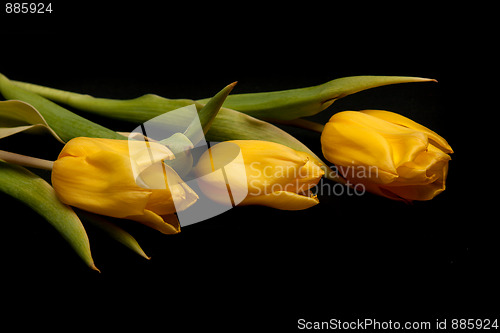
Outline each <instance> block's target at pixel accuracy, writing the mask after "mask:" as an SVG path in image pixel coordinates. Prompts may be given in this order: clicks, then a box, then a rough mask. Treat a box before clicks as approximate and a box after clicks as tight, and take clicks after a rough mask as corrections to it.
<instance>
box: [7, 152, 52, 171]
mask: <svg viewBox="0 0 500 333" xmlns="http://www.w3.org/2000/svg"><path fill="white" fill-rule="evenodd" d="M0 160H3V161H5V162H7V163H12V164H17V165H21V166H25V167H31V168H37V169H43V170H52V167H53V166H54V162H53V161H49V160H43V159H40V158H36V157H31V156H26V155H20V154H15V153H11V152H8V151H5V150H0Z"/></svg>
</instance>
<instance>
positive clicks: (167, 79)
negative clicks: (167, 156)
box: [0, 2, 499, 332]
mask: <svg viewBox="0 0 500 333" xmlns="http://www.w3.org/2000/svg"><path fill="white" fill-rule="evenodd" d="M436 6H437V4H436V5H432V4H426V3H418V5H417V4H416V3H411V4H405V5H404V6H403V5H401V7H394V5H391V6H389V5H387V6H385V5H383V4H380V3H378V4H377V5H371V6H369V7H367V5H365V4H353V5H352V6H345V5H344V6H339V5H338V4H336V3H335V2H331V3H326V2H325V3H321V2H320V3H310V4H305V3H298V4H291V3H287V4H273V5H271V4H270V3H267V4H262V3H251V4H250V3H248V4H246V3H245V4H240V5H237V4H236V3H232V4H228V5H222V4H213V3H203V4H197V3H196V4H195V3H193V4H184V5H182V6H178V5H176V6H173V5H169V4H163V5H159V4H157V3H156V2H154V3H149V2H141V3H131V4H130V5H127V4H114V5H111V4H110V5H106V6H103V5H102V4H98V3H88V2H82V3H81V4H75V3H73V2H72V4H69V3H68V2H66V3H62V2H61V3H59V2H53V5H52V7H53V10H54V12H53V13H52V14H50V15H49V14H44V15H34V14H30V15H24V16H23V15H20V14H18V15H17V16H16V15H7V14H5V13H4V12H3V8H2V16H0V17H1V20H2V34H1V35H0V37H1V39H2V40H1V41H0V43H1V44H0V45H2V47H1V49H0V60H1V62H0V63H1V70H0V72H2V73H3V74H5V75H6V76H7V77H9V78H11V79H15V80H21V81H28V82H33V83H38V84H42V85H47V86H53V87H57V88H61V89H65V90H70V91H76V92H81V93H88V94H91V95H93V96H97V97H109V98H133V97H138V96H140V95H142V94H145V93H156V94H158V95H161V96H164V97H169V98H192V99H198V98H205V97H210V96H212V95H214V94H215V93H216V92H217V91H219V90H220V89H221V88H222V87H223V86H225V85H226V84H229V83H231V82H233V81H238V84H237V86H236V87H235V89H234V90H233V92H234V93H244V92H260V91H270V90H282V89H291V88H299V87H305V86H311V85H316V84H320V83H323V82H326V81H328V80H331V79H334V78H338V77H343V76H350V75H400V76H420V77H429V78H434V79H437V80H438V83H418V84H401V85H395V86H387V87H381V88H376V89H372V90H369V91H366V92H361V93H358V94H355V95H352V96H348V97H346V98H344V99H342V100H339V101H337V102H335V103H334V104H333V105H332V106H331V107H330V108H329V109H327V110H325V111H324V112H323V113H321V114H320V115H318V116H316V117H315V118H314V119H315V120H317V121H321V122H326V121H327V120H328V118H329V117H330V116H331V115H332V114H334V113H335V112H338V111H343V110H362V109H368V108H374V109H386V110H390V111H394V112H398V113H401V114H403V115H405V116H408V117H410V118H412V119H414V120H415V121H417V122H419V123H421V124H423V125H424V126H427V127H429V128H431V129H432V130H434V131H436V132H438V133H439V134H441V135H442V136H443V137H445V138H446V139H447V141H448V142H449V143H450V145H451V146H452V148H453V149H454V151H455V154H453V155H452V161H451V162H450V171H449V177H448V184H447V190H446V191H445V192H444V193H442V194H440V195H439V196H437V197H436V198H435V199H434V200H432V201H429V202H415V203H414V204H411V205H406V204H403V203H400V202H393V201H390V200H388V199H385V198H380V197H376V196H374V195H370V194H367V195H365V196H362V197H356V196H347V195H344V196H326V195H325V196H320V197H319V199H320V204H319V205H317V206H315V207H313V208H310V209H308V210H304V211H297V212H287V211H278V210H273V209H269V208H265V207H238V208H236V209H233V210H231V211H228V212H226V213H224V214H223V215H221V216H218V217H215V218H212V219H210V220H207V221H204V222H201V223H199V224H196V225H193V226H189V227H186V228H184V229H183V230H182V232H181V233H180V234H179V235H173V236H165V235H162V234H159V233H158V232H155V231H154V230H150V229H147V228H145V227H143V226H140V225H136V224H134V223H128V222H124V223H123V227H124V228H125V229H127V230H128V231H130V232H131V233H132V235H133V236H135V237H136V239H137V240H138V241H139V243H140V244H141V246H142V247H143V249H144V250H145V252H146V253H147V254H148V255H150V256H151V257H152V259H151V260H149V261H147V260H145V259H143V258H141V257H139V256H137V255H136V254H134V253H132V252H130V251H128V250H127V249H125V248H124V247H122V246H121V245H119V244H117V243H115V242H114V241H112V240H110V239H109V238H107V237H106V236H105V235H103V234H101V233H100V232H99V231H98V230H95V229H94V228H92V226H86V228H87V230H88V233H89V237H90V242H91V247H92V251H93V257H94V260H95V262H96V265H97V267H98V268H99V269H100V270H101V272H102V273H101V274H99V273H96V272H94V271H91V270H89V269H88V268H87V267H85V265H84V264H82V262H81V261H80V260H79V258H78V257H77V256H76V255H75V254H74V253H73V252H72V250H71V249H70V248H69V246H68V245H67V244H66V243H65V242H64V241H63V240H62V239H61V238H60V236H59V235H58V234H57V233H56V232H55V231H54V230H53V229H51V227H50V226H49V225H48V224H46V223H45V222H44V221H43V220H42V219H41V218H39V217H38V216H37V215H36V214H34V213H32V212H31V211H30V210H29V209H27V208H25V206H24V205H23V204H21V203H18V202H16V201H14V200H12V199H10V198H9V197H7V196H5V195H2V196H0V199H1V202H0V205H1V207H2V210H3V211H2V217H1V221H2V233H1V235H2V237H1V238H2V241H1V243H2V249H3V251H2V257H1V258H2V268H1V269H0V271H1V274H2V277H3V282H2V289H1V290H2V299H1V302H3V303H4V304H5V305H6V306H7V309H8V310H7V311H5V310H2V316H3V317H4V319H7V320H8V319H10V320H12V321H14V322H15V323H17V325H18V326H19V327H24V326H27V325H33V324H35V325H36V326H37V327H38V328H42V327H45V326H48V327H56V326H58V327H59V326H64V325H69V326H66V327H67V328H68V329H71V328H72V327H87V328H92V329H96V328H103V329H104V328H110V329H111V328H118V327H131V326H132V325H137V326H134V327H137V328H138V329H141V330H145V331H150V330H153V328H155V329H156V330H160V331H174V332H180V331H185V330H189V329H191V331H192V330H193V329H202V328H206V329H212V328H217V329H220V330H232V331H240V330H242V329H247V328H249V329H253V330H258V329H264V328H269V330H270V331H271V329H274V330H276V331H280V332H281V331H283V332H289V331H294V330H296V329H297V320H298V319H299V318H304V319H306V320H308V321H328V320H330V319H331V318H338V319H340V320H351V319H358V318H360V319H364V318H375V319H377V320H380V321H381V320H392V321H403V320H424V321H431V322H432V323H434V322H435V321H436V319H444V318H448V320H451V319H452V318H485V317H489V318H492V317H493V316H495V315H496V317H497V318H498V310H499V308H498V278H499V276H498V273H497V268H498V264H499V259H498V253H499V252H498V250H499V247H498V244H497V243H498V242H497V235H498V234H497V233H495V229H494V225H495V224H496V223H497V220H498V219H497V217H496V214H495V212H494V211H492V212H489V209H491V208H494V203H493V202H488V200H489V199H490V198H493V197H494V196H496V193H495V192H491V191H494V190H495V187H496V184H497V180H496V177H494V174H495V165H494V164H495V163H496V162H494V141H491V140H490V139H487V138H486V136H487V135H489V134H490V135H494V134H495V129H494V126H492V127H493V130H492V129H490V128H488V127H487V125H494V120H493V119H494V118H492V119H490V117H491V116H492V115H494V113H493V112H492V108H493V107H494V105H491V104H488V102H487V101H486V99H485V97H484V96H485V95H488V94H489V93H490V91H489V90H488V87H489V85H488V84H487V83H486V82H487V81H485V79H486V78H488V77H489V73H490V72H491V71H492V69H493V68H492V67H491V66H490V65H489V64H488V59H489V58H490V54H491V53H490V51H491V50H489V47H488V38H487V32H488V24H487V22H485V21H486V20H484V19H482V15H483V14H484V13H485V12H486V11H484V12H483V11H481V13H477V14H476V13H475V12H473V11H471V10H470V9H469V8H457V7H453V8H447V7H445V8H436ZM477 20H480V21H479V22H478V21H477ZM480 36H481V38H479V37H480ZM92 119H93V120H95V121H98V122H100V123H102V124H104V125H106V126H108V127H110V128H113V129H116V130H124V131H127V130H130V128H131V125H129V124H126V123H118V122H112V121H109V120H104V119H99V118H92ZM284 128H285V129H287V130H290V132H291V133H292V134H294V135H295V136H296V137H297V138H299V139H300V140H302V141H303V142H304V143H306V144H307V145H308V146H309V147H310V148H311V149H313V150H314V151H315V152H316V153H317V154H321V147H320V144H319V134H315V133H310V132H307V131H303V130H298V129H293V128H286V127H284ZM61 148H62V147H61V145H60V144H59V143H58V142H57V141H55V140H52V139H51V138H49V137H43V138H42V137H41V138H40V139H39V140H32V137H28V136H25V135H23V134H20V135H18V137H13V138H8V139H3V140H2V142H0V149H10V150H11V151H16V152H23V153H31V154H33V155H35V154H36V156H40V157H44V158H55V157H56V156H57V153H58V151H59V150H60V149H61ZM63 319H65V320H68V319H69V320H70V322H69V323H68V321H63ZM158 324H159V325H160V326H157V325H158Z"/></svg>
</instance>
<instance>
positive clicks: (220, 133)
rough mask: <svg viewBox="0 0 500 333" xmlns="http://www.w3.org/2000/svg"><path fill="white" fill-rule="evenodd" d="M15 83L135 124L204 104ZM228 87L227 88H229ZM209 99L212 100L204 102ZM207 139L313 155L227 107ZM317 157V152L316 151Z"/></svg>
mask: <svg viewBox="0 0 500 333" xmlns="http://www.w3.org/2000/svg"><path fill="white" fill-rule="evenodd" d="M12 82H15V84H16V85H19V86H20V87H22V88H24V89H26V90H29V91H32V92H34V93H37V94H40V95H42V96H44V97H46V98H49V99H51V100H53V101H55V102H58V103H64V104H66V105H69V106H71V107H74V108H76V109H79V110H82V111H86V112H91V113H94V114H98V115H101V116H104V117H109V118H112V119H119V120H125V121H130V122H132V123H135V124H140V123H145V122H147V121H148V120H150V119H152V118H154V117H158V116H160V115H162V114H164V113H165V112H168V111H172V110H176V109H178V108H181V107H185V106H188V105H192V104H195V105H196V108H197V109H198V113H200V112H201V111H200V110H202V109H203V105H202V104H200V103H197V102H195V101H193V100H190V99H175V100H174V99H168V98H163V97H160V96H157V95H151V94H148V95H144V96H141V97H139V98H135V99H130V100H113V99H107V98H95V97H92V96H90V95H83V94H78V93H73V92H69V91H64V90H59V89H54V88H49V87H43V86H39V85H35V84H31V83H24V82H19V81H12ZM225 89H227V87H226V88H225ZM223 91H224V89H223ZM229 97H231V95H229V96H227V98H229ZM225 98H226V97H225ZM227 98H226V99H227ZM207 101H208V100H206V101H204V102H207ZM168 120H169V121H175V119H173V118H169V119H168ZM159 122H161V120H159ZM166 126H168V124H166ZM206 138H207V140H209V141H227V140H250V139H252V140H266V141H272V142H277V143H280V144H283V145H285V146H288V147H291V148H294V149H297V150H300V151H304V152H307V153H311V154H312V152H311V150H310V149H309V148H307V147H306V146H305V145H304V144H303V143H301V142H300V141H299V140H297V139H296V138H295V137H293V136H292V135H290V134H288V133H287V132H285V131H283V130H281V129H280V128H278V127H276V126H274V125H272V124H270V123H268V122H265V121H262V120H259V119H256V118H254V117H251V116H249V115H247V114H244V113H241V112H237V111H234V110H231V109H228V108H224V107H223V108H221V109H220V110H219V112H218V113H217V116H216V117H215V119H213V121H212V123H211V127H210V129H209V130H208V132H207V133H206ZM313 156H315V155H314V154H313ZM318 160H319V158H318Z"/></svg>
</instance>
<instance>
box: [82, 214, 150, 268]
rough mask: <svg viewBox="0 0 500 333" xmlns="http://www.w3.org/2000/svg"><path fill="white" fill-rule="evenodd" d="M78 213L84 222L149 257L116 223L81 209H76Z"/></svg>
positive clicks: (144, 256) (142, 255)
mask: <svg viewBox="0 0 500 333" xmlns="http://www.w3.org/2000/svg"><path fill="white" fill-rule="evenodd" d="M78 214H80V216H83V217H82V218H83V219H84V221H85V222H90V223H92V225H94V226H95V227H97V228H99V229H100V230H102V231H103V232H105V233H106V234H107V235H108V236H110V237H111V238H113V239H114V240H115V241H117V242H118V243H120V244H122V245H124V246H125V247H127V248H129V249H130V250H132V251H133V252H135V253H137V254H138V255H140V256H141V257H143V258H146V259H150V257H148V256H147V255H146V253H144V251H143V250H142V248H141V246H140V245H139V243H137V240H136V239H135V238H134V237H133V236H132V235H131V234H129V233H128V232H126V231H125V230H123V229H122V228H120V227H119V226H117V225H116V224H114V223H112V222H109V221H108V220H107V219H106V218H104V217H103V216H101V215H97V214H93V213H89V212H86V211H83V210H78Z"/></svg>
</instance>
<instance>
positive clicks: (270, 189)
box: [195, 140, 324, 210]
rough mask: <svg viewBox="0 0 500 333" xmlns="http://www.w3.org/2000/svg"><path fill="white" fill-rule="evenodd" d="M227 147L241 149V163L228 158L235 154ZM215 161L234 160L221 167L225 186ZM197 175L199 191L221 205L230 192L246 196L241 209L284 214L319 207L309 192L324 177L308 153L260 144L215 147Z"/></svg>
mask: <svg viewBox="0 0 500 333" xmlns="http://www.w3.org/2000/svg"><path fill="white" fill-rule="evenodd" d="M228 143H233V144H236V145H237V146H238V147H239V150H240V152H241V156H242V158H241V159H234V160H233V159H232V157H229V156H225V155H229V154H232V153H233V152H230V151H229V150H230V149H227V144H228ZM216 160H219V161H229V160H232V162H231V163H227V164H225V165H224V166H222V165H220V166H219V167H223V168H224V170H225V177H226V181H225V182H224V181H222V182H221V181H220V177H218V176H217V175H216V173H214V172H213V171H214V161H215V164H217V162H216ZM215 168H218V167H217V166H215ZM195 172H196V174H197V175H198V177H199V178H198V183H199V185H200V189H201V190H202V191H203V193H204V194H205V195H207V196H208V197H209V198H210V199H212V200H214V201H216V202H218V201H220V202H221V203H222V201H221V200H222V199H221V198H222V195H221V194H222V193H226V192H227V191H228V189H229V190H230V191H232V192H233V194H234V193H244V194H246V196H244V197H243V200H242V201H241V202H239V205H263V206H269V207H272V208H277V209H282V210H301V209H306V208H309V207H311V206H314V205H316V204H318V203H319V200H318V199H317V197H316V196H314V195H310V194H309V193H308V192H307V191H308V190H309V189H310V188H312V187H314V186H316V184H317V183H318V182H319V180H320V179H321V177H322V176H323V174H324V172H323V170H322V169H321V168H320V167H319V165H318V164H316V162H315V159H314V158H313V157H312V156H311V155H309V154H308V153H304V152H300V151H296V150H294V149H292V148H289V147H287V146H284V145H281V144H278V143H274V142H268V141H258V140H233V141H226V142H224V143H221V144H217V145H215V146H213V147H212V148H210V149H209V151H207V152H205V153H204V154H203V155H202V156H201V158H200V160H199V162H198V164H197V166H196V168H195ZM245 176H246V177H245ZM236 204H238V203H236Z"/></svg>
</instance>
